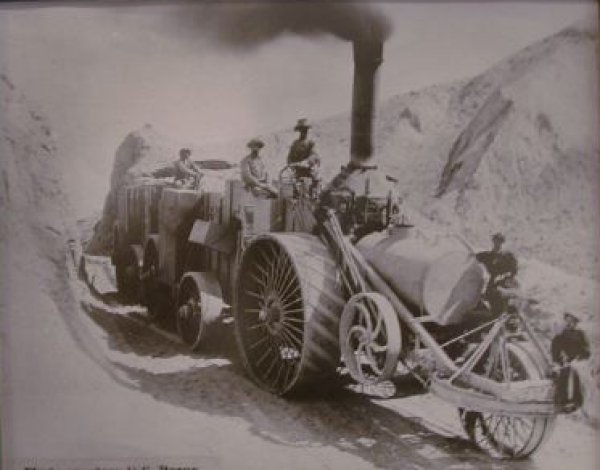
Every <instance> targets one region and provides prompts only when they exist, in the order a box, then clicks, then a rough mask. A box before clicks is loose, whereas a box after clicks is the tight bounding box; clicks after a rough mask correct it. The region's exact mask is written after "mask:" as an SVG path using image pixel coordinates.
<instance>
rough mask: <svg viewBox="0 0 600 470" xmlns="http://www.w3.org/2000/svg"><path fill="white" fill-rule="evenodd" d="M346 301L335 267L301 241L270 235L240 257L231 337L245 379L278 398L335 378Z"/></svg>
mask: <svg viewBox="0 0 600 470" xmlns="http://www.w3.org/2000/svg"><path fill="white" fill-rule="evenodd" d="M343 305H344V301H343V298H342V297H341V289H340V285H339V283H338V282H337V279H336V264H335V262H334V261H333V259H332V258H331V256H330V254H329V252H328V250H327V248H326V247H325V246H324V245H323V244H322V243H321V241H320V240H319V239H318V238H317V237H314V236H312V235H307V234H270V235H265V236H262V237H259V238H258V239H256V240H254V241H253V242H252V243H251V244H250V245H249V246H248V248H247V249H246V250H245V252H244V255H243V257H242V262H241V265H240V270H239V275H238V282H237V285H236V302H235V309H234V314H235V329H236V338H237V341H238V346H239V349H240V355H241V357H242V360H243V362H244V365H245V367H246V369H247V370H248V373H249V374H250V376H251V377H252V379H253V380H254V381H255V382H256V383H258V384H259V385H260V386H261V387H263V388H265V389H267V390H269V391H270V392H272V393H276V394H287V393H291V392H294V391H298V390H299V389H301V388H303V387H304V386H306V385H308V384H311V383H314V382H315V381H317V380H319V379H322V378H324V377H326V376H328V375H329V376H331V375H333V374H335V370H336V367H337V366H338V364H339V359H340V353H339V343H338V327H339V315H340V313H341V310H342V308H343Z"/></svg>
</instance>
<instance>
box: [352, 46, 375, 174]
mask: <svg viewBox="0 0 600 470" xmlns="http://www.w3.org/2000/svg"><path fill="white" fill-rule="evenodd" d="M353 52H354V83H353V87H352V127H351V140H350V164H351V166H354V167H363V166H365V165H366V164H367V162H368V161H369V160H370V158H371V155H372V153H373V144H372V127H373V110H374V99H375V88H376V78H377V75H376V72H377V68H378V67H379V66H380V65H381V63H382V62H383V42H381V41H377V40H357V41H354V43H353Z"/></svg>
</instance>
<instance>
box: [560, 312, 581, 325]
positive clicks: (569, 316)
mask: <svg viewBox="0 0 600 470" xmlns="http://www.w3.org/2000/svg"><path fill="white" fill-rule="evenodd" d="M563 318H564V319H565V320H569V319H571V320H573V321H574V322H575V323H579V318H577V317H576V316H575V315H573V314H572V313H571V312H565V313H563Z"/></svg>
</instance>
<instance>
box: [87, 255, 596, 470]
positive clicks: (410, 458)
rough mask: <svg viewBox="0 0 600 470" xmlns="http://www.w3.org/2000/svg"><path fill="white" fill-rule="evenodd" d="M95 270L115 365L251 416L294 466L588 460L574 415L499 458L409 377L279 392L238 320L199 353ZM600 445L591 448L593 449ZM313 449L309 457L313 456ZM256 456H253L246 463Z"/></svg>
mask: <svg viewBox="0 0 600 470" xmlns="http://www.w3.org/2000/svg"><path fill="white" fill-rule="evenodd" d="M92 265H93V263H92ZM91 271H93V272H94V273H95V274H92V277H93V278H94V282H95V283H96V285H98V286H100V290H98V289H97V288H96V289H95V294H96V299H95V300H93V301H88V302H83V303H82V306H83V308H84V310H85V311H86V313H87V314H88V319H89V320H90V322H91V325H90V331H92V332H94V335H95V336H96V338H97V339H98V341H99V342H100V343H102V342H103V343H104V348H105V350H104V351H105V354H106V357H107V358H108V359H109V360H110V361H111V362H112V363H113V364H114V366H115V367H116V368H117V369H119V370H121V371H122V372H123V373H124V374H125V375H126V376H127V378H128V379H130V380H131V381H133V382H134V383H135V384H136V386H137V389H138V390H139V391H140V392H142V393H144V394H147V395H150V396H151V397H153V398H154V399H155V400H157V401H159V402H162V403H166V404H169V405H171V406H173V407H176V408H178V409H180V410H188V411H189V412H190V417H192V416H194V417H195V418H196V419H198V418H199V414H200V415H205V416H207V417H211V418H216V419H217V420H219V419H225V420H229V419H234V420H236V421H241V423H243V426H244V427H245V428H246V431H247V432H248V433H250V434H251V435H253V436H254V437H257V438H259V439H261V440H263V441H264V443H269V444H270V446H271V445H275V446H277V447H278V450H279V452H281V453H282V454H283V462H284V463H283V466H284V467H285V468H321V467H322V468H371V467H378V468H402V469H413V468H414V469H421V468H434V469H435V468H440V469H441V468H453V469H454V468H455V469H459V468H460V469H470V468H473V469H475V468H497V469H501V468H527V469H530V468H531V469H533V468H552V465H554V464H555V463H556V461H557V459H556V457H557V455H563V454H567V455H571V456H572V455H578V456H579V458H580V461H581V463H584V461H583V460H581V456H582V453H581V452H578V453H577V454H573V452H574V451H577V449H576V447H575V448H574V447H573V446H574V443H573V442H571V441H572V440H571V439H569V444H568V445H565V443H566V441H565V436H564V431H565V430H566V429H567V428H569V427H571V426H573V423H570V422H564V420H560V421H559V423H558V432H557V433H555V436H554V438H552V437H551V439H550V442H549V443H548V444H549V445H548V446H546V447H545V449H544V450H543V451H542V452H541V454H540V455H538V456H537V457H536V458H535V459H533V460H529V461H525V462H517V463H515V462H512V463H509V462H498V461H494V460H491V459H489V458H488V457H487V456H485V455H482V454H481V452H479V451H478V450H477V449H475V448H473V447H472V446H471V444H470V443H469V442H468V441H467V440H466V438H465V436H464V435H463V433H462V430H461V429H460V426H459V423H458V419H457V413H456V410H455V409H454V408H452V407H450V406H448V405H446V404H444V403H442V402H441V401H439V400H438V399H436V398H435V397H433V396H431V395H429V394H425V393H424V392H423V391H422V389H421V387H420V385H419V384H418V383H417V382H416V381H414V380H413V379H411V378H410V377H408V376H407V377H398V378H397V379H396V380H395V381H394V383H389V384H386V385H383V386H380V387H374V388H372V389H370V390H364V389H362V390H361V389H360V388H359V387H357V386H353V385H351V383H350V382H349V381H344V379H343V378H340V380H339V382H338V383H336V384H323V387H320V390H315V393H314V395H312V396H308V397H305V398H303V399H301V400H295V401H289V400H285V399H281V398H277V397H274V396H272V395H270V394H268V393H266V392H263V391H262V390H260V389H259V388H258V387H256V386H255V385H254V384H253V383H252V382H251V381H250V380H249V379H248V378H247V377H246V375H245V374H244V371H243V370H242V368H241V365H240V362H239V360H238V357H237V351H236V348H235V344H234V340H233V325H232V324H219V325H217V326H216V327H215V329H214V331H213V337H212V338H213V340H212V341H211V342H210V343H209V344H207V345H206V347H205V348H204V350H203V352H202V353H197V354H192V353H190V352H188V351H187V350H186V348H185V347H184V346H182V345H181V344H180V343H179V342H178V341H177V339H176V337H175V336H174V335H171V334H169V332H168V331H166V330H165V329H158V328H156V327H155V326H153V325H149V324H148V323H147V322H146V321H145V319H144V312H143V309H141V308H140V307H135V306H134V307H124V306H122V305H119V304H118V302H117V301H116V300H115V297H114V293H113V292H112V291H111V289H112V282H111V279H110V276H111V271H110V270H109V269H108V268H107V265H106V264H105V263H102V262H100V263H99V264H97V265H96V266H95V267H92V268H91ZM103 275H106V277H107V279H108V282H107V279H102V277H103ZM103 283H104V285H103ZM103 338H104V341H103ZM328 385H330V386H328ZM191 419H194V418H191ZM582 429H583V428H582ZM588 434H589V437H590V438H592V434H591V433H584V434H582V433H581V430H579V433H578V435H579V436H580V437H582V438H584V437H585V436H586V435H588ZM556 436H562V437H560V439H557V438H556ZM585 441H586V439H582V440H581V441H580V444H581V442H583V443H585ZM228 442H230V445H231V449H232V451H233V450H234V449H236V450H237V449H239V446H240V445H241V446H242V447H243V446H244V444H243V442H239V441H237V440H233V439H228ZM588 443H589V441H588ZM259 448H260V446H259ZM592 448H593V447H587V450H588V452H589V449H592ZM307 449H311V450H313V452H315V454H320V453H321V452H325V453H326V454H328V457H327V458H325V459H324V460H321V459H322V458H323V457H319V458H318V461H319V463H318V464H317V463H316V462H313V463H311V464H310V465H309V464H308V460H305V457H302V458H301V459H300V460H299V461H296V460H295V457H294V455H295V454H296V453H297V452H299V451H302V450H307ZM584 449H585V448H582V451H583V450H584ZM279 452H277V453H279ZM287 452H289V455H290V457H289V458H290V461H289V462H286V457H285V454H286V453H287ZM300 453H301V454H303V453H302V452H300ZM303 455H306V458H308V455H309V454H303ZM583 455H585V453H584V454H583ZM338 459H339V461H338ZM561 460H562V459H561ZM563 462H564V461H563ZM589 463H590V464H592V462H589ZM251 464H252V463H251V462H245V465H244V466H245V467H246V468H247V465H251ZM263 468H264V467H263ZM269 468H270V467H269ZM273 468H276V467H273ZM580 468H587V467H580ZM589 468H592V466H590V467H589Z"/></svg>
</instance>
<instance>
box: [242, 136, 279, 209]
mask: <svg viewBox="0 0 600 470" xmlns="http://www.w3.org/2000/svg"><path fill="white" fill-rule="evenodd" d="M264 145H265V144H264V143H263V141H262V140H258V139H252V140H251V141H250V142H248V148H249V149H250V153H249V154H248V155H246V156H245V157H244V158H243V159H242V162H241V163H240V171H241V175H242V181H243V183H244V187H245V188H246V189H247V190H249V191H251V192H252V194H254V196H257V197H268V198H272V197H277V190H276V189H275V188H273V187H272V186H271V185H270V184H269V176H268V174H267V171H266V169H265V164H264V162H263V159H262V158H261V156H260V154H259V151H260V149H261V148H263V147H264Z"/></svg>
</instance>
